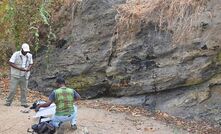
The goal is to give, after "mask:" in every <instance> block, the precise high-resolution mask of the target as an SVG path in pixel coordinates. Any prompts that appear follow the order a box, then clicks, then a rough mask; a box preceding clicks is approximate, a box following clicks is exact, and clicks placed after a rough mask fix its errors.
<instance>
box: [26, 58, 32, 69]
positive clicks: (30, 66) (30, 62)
mask: <svg viewBox="0 0 221 134" xmlns="http://www.w3.org/2000/svg"><path fill="white" fill-rule="evenodd" d="M29 57H30V61H29V66H28V68H27V70H26V71H27V72H28V71H30V70H31V69H32V66H33V59H32V55H31V54H30V55H29Z"/></svg>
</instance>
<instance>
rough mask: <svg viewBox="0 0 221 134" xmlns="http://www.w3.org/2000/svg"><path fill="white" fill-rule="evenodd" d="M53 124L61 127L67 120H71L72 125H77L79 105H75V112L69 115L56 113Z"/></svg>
mask: <svg viewBox="0 0 221 134" xmlns="http://www.w3.org/2000/svg"><path fill="white" fill-rule="evenodd" d="M51 120H52V122H51V123H52V125H53V126H54V127H57V128H58V127H60V124H61V123H63V122H67V121H70V123H71V125H75V124H76V123H77V107H76V106H74V112H73V113H72V114H71V115H67V116H56V115H54V116H53V117H52V119H51Z"/></svg>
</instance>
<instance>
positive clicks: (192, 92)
mask: <svg viewBox="0 0 221 134" xmlns="http://www.w3.org/2000/svg"><path fill="white" fill-rule="evenodd" d="M123 3H125V0H82V1H81V0H79V1H75V2H73V3H70V4H69V5H67V6H63V7H62V8H61V9H60V10H59V13H58V16H55V17H57V20H55V27H56V29H55V30H56V32H57V35H58V37H59V40H58V41H57V43H56V44H55V47H54V48H51V49H52V50H50V53H47V54H46V53H45V52H44V51H43V52H42V56H40V57H37V58H36V59H35V61H36V66H35V68H34V71H33V72H32V77H31V80H30V87H31V88H35V89H36V88H37V89H38V90H44V91H45V92H48V91H50V90H52V88H53V82H54V80H55V78H56V77H57V76H59V75H62V76H64V77H65V78H66V79H67V83H68V85H69V86H71V87H74V88H76V89H77V90H78V91H79V92H81V94H82V96H84V97H87V98H94V97H99V96H118V97H119V96H136V95H146V97H144V96H143V97H139V98H140V99H139V102H140V100H142V104H143V105H151V107H152V108H153V107H154V108H158V109H162V110H164V111H167V112H170V113H173V114H175V115H176V113H179V115H180V113H181V112H182V110H184V109H185V110H186V111H188V110H189V111H192V110H193V109H194V108H195V107H194V106H197V108H198V110H202V109H206V110H207V111H208V109H207V108H205V107H204V106H205V105H207V104H208V107H210V106H212V105H213V106H214V104H216V107H217V110H218V111H219V110H220V109H218V106H219V104H218V103H217V102H216V103H215V100H217V99H215V98H218V96H217V94H216V93H214V92H217V90H218V88H216V89H214V88H213V86H214V85H216V86H217V85H219V84H220V81H219V80H220V76H219V73H220V68H221V67H220V65H221V53H220V41H221V38H220V37H221V32H220V31H221V14H220V11H221V9H220V7H219V5H220V4H221V2H220V1H219V0H211V1H210V2H208V3H207V6H206V9H205V11H204V12H203V13H202V14H201V15H200V16H199V19H198V21H194V22H193V25H194V27H195V28H196V29H197V30H195V32H196V35H197V36H196V37H194V38H193V39H192V38H191V39H186V40H185V41H184V42H182V43H179V44H175V45H174V43H172V37H173V36H174V35H173V32H171V31H170V32H169V31H167V30H164V31H163V30H161V29H160V28H159V27H158V25H157V24H155V23H154V22H145V21H143V22H142V21H141V23H138V25H139V29H138V30H136V31H135V32H134V31H133V36H128V31H125V32H121V33H120V34H119V33H117V32H116V27H115V26H116V21H117V19H118V17H119V14H118V12H117V10H116V7H117V6H118V5H120V4H123ZM125 25H126V24H125ZM124 30H127V29H124ZM129 32H130V31H129ZM192 34H193V35H194V33H192ZM45 55H48V58H49V61H47V60H45ZM213 89H214V90H215V91H213ZM163 91H166V92H163ZM214 95H215V97H214ZM156 96H158V97H156ZM161 97H163V98H161ZM157 98H160V99H157ZM210 108H211V107H210ZM170 109H176V110H170ZM206 110H203V111H204V112H202V113H201V114H202V115H203V114H205V113H208V112H206ZM174 111H176V112H174ZM177 111H178V112H177ZM195 115H199V113H195ZM184 116H187V114H184Z"/></svg>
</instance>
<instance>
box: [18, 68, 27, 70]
mask: <svg viewBox="0 0 221 134" xmlns="http://www.w3.org/2000/svg"><path fill="white" fill-rule="evenodd" d="M19 70H21V71H27V69H25V68H20V69H19Z"/></svg>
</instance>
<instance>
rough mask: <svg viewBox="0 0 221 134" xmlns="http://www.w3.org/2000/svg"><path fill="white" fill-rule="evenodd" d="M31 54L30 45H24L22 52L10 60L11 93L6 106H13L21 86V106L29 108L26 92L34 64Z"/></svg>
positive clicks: (14, 54)
mask: <svg viewBox="0 0 221 134" xmlns="http://www.w3.org/2000/svg"><path fill="white" fill-rule="evenodd" d="M29 52H30V48H29V45H28V44H27V43H23V44H22V47H21V50H20V51H16V52H15V53H13V55H12V57H11V58H10V60H9V65H10V66H11V79H10V92H9V95H8V97H7V99H6V103H5V106H11V103H12V101H13V99H14V96H15V94H16V89H17V86H18V85H19V86H20V91H21V106H23V107H25V108H27V107H29V106H28V104H27V100H26V91H27V86H28V79H29V76H30V70H31V68H32V64H33V59H32V54H30V53H29Z"/></svg>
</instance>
